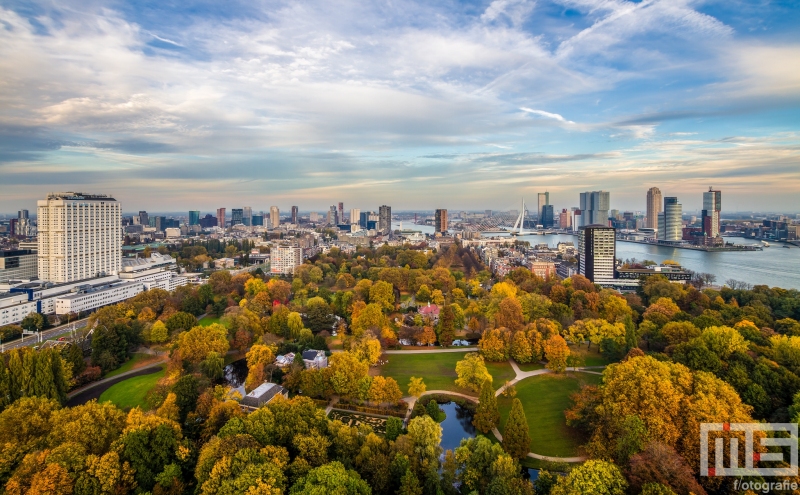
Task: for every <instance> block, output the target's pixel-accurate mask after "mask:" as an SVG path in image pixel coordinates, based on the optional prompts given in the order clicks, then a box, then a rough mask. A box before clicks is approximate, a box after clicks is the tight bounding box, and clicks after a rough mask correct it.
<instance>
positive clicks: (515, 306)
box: [494, 297, 523, 331]
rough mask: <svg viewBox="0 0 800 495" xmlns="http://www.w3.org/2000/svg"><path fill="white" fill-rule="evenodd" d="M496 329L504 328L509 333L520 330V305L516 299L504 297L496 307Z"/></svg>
mask: <svg viewBox="0 0 800 495" xmlns="http://www.w3.org/2000/svg"><path fill="white" fill-rule="evenodd" d="M494 321H495V324H496V325H497V326H498V327H506V328H508V329H509V330H511V331H515V330H520V329H521V328H522V325H523V315H522V305H521V304H520V302H519V300H518V299H517V298H516V297H506V298H505V299H503V300H502V301H500V304H499V306H498V311H497V313H495V315H494Z"/></svg>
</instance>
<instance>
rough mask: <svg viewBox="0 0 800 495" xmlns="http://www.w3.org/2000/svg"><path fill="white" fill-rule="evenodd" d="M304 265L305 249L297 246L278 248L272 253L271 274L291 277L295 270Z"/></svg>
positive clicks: (273, 249) (274, 248)
mask: <svg viewBox="0 0 800 495" xmlns="http://www.w3.org/2000/svg"><path fill="white" fill-rule="evenodd" d="M302 264H303V248H300V247H295V246H276V247H273V248H272V251H270V272H271V273H278V274H281V275H291V274H292V273H294V269H295V268H296V267H298V266H300V265H302Z"/></svg>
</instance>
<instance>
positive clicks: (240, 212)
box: [231, 208, 244, 227]
mask: <svg viewBox="0 0 800 495" xmlns="http://www.w3.org/2000/svg"><path fill="white" fill-rule="evenodd" d="M234 225H244V209H242V208H233V209H232V210H231V227H233V226H234Z"/></svg>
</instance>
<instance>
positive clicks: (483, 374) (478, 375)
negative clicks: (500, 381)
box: [456, 352, 492, 392]
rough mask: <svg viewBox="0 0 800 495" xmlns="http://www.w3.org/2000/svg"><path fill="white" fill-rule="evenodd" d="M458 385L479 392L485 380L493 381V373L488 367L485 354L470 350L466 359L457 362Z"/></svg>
mask: <svg viewBox="0 0 800 495" xmlns="http://www.w3.org/2000/svg"><path fill="white" fill-rule="evenodd" d="M456 374H457V375H458V378H456V385H457V386H459V387H463V388H467V389H470V390H472V391H473V392H478V391H479V390H480V389H481V387H482V386H483V383H484V382H485V381H487V380H488V381H489V382H491V381H492V375H490V374H489V370H487V369H486V363H485V362H484V361H483V356H481V355H480V354H478V353H475V352H470V353H467V355H465V356H464V359H462V360H461V361H458V362H457V363H456Z"/></svg>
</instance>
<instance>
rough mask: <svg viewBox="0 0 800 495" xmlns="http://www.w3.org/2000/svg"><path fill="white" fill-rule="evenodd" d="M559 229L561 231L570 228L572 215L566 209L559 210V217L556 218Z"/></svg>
mask: <svg viewBox="0 0 800 495" xmlns="http://www.w3.org/2000/svg"><path fill="white" fill-rule="evenodd" d="M558 220H559V225H558V226H559V227H560V228H562V229H569V228H571V227H572V213H571V212H570V211H568V210H567V209H566V208H563V209H562V210H561V215H560V216H559V218H558Z"/></svg>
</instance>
